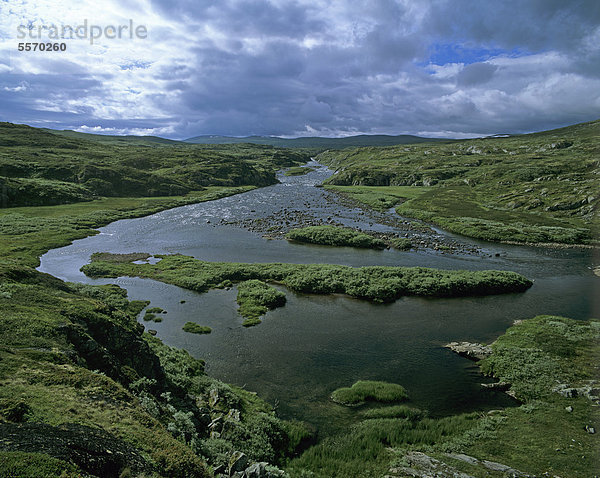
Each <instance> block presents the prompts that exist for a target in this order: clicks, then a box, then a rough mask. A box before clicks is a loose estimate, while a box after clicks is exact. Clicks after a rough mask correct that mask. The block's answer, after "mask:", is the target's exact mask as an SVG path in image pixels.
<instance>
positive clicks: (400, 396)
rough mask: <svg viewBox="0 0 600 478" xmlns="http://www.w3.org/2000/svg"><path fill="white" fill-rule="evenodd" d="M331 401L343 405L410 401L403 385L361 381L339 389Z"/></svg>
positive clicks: (332, 395)
mask: <svg viewBox="0 0 600 478" xmlns="http://www.w3.org/2000/svg"><path fill="white" fill-rule="evenodd" d="M331 399H332V400H333V401H334V402H336V403H339V404H341V405H359V404H361V403H364V402H367V401H369V402H382V403H388V402H401V401H404V400H406V399H408V394H407V393H406V390H405V389H404V387H403V386H402V385H398V384H396V383H387V382H377V381H373V380H359V381H358V382H356V383H355V384H354V385H352V386H351V387H342V388H338V389H337V390H335V391H334V392H333V393H332V394H331Z"/></svg>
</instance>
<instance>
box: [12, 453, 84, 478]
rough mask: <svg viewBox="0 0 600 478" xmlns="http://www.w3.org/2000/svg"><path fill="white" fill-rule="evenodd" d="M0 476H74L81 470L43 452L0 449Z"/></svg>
mask: <svg viewBox="0 0 600 478" xmlns="http://www.w3.org/2000/svg"><path fill="white" fill-rule="evenodd" d="M0 476H5V477H11V478H12V477H15V478H17V477H29V476H31V477H33V476H35V477H39V478H60V477H62V478H76V477H79V476H81V470H80V469H79V468H78V467H77V466H75V465H74V464H73V463H68V462H66V461H63V460H59V459H57V458H53V457H51V456H49V455H46V454H44V453H26V452H22V451H0Z"/></svg>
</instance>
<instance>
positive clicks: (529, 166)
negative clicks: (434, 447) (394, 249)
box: [316, 121, 600, 244]
mask: <svg viewBox="0 0 600 478" xmlns="http://www.w3.org/2000/svg"><path fill="white" fill-rule="evenodd" d="M599 144H600V121H594V122H591V123H583V124H579V125H575V126H571V127H568V128H562V129H558V130H553V131H547V132H543V133H536V134H530V135H522V136H513V137H508V138H487V139H475V140H465V141H458V142H451V143H435V144H434V143H430V144H418V145H405V146H391V147H381V148H375V147H367V148H357V149H345V150H336V151H334V150H330V151H326V152H323V153H321V154H320V155H319V156H318V157H317V158H316V159H317V160H318V161H320V162H321V163H323V164H326V165H328V166H330V167H332V168H335V169H336V170H337V171H336V174H334V175H333V176H332V177H331V178H330V179H329V180H328V181H327V183H328V184H329V185H331V186H333V188H332V189H334V190H336V191H338V192H341V193H343V194H348V195H350V196H352V197H354V198H355V199H357V200H359V201H362V202H364V203H365V204H368V205H369V206H371V207H375V208H378V209H388V208H390V207H394V206H395V207H396V211H397V212H398V214H400V215H402V216H406V217H412V218H416V219H421V220H423V221H426V222H430V223H433V224H437V225H439V226H441V227H443V228H444V229H446V230H448V231H450V232H455V233H458V234H463V235H466V236H471V237H475V238H478V239H485V240H490V241H516V242H535V243H553V242H556V243H566V244H590V243H596V242H597V230H598V229H597V227H598V220H597V214H596V210H597V205H598V201H599V199H600V195H598V192H597V191H598V179H597V177H598V173H599V164H598V153H599V146H598V145H599Z"/></svg>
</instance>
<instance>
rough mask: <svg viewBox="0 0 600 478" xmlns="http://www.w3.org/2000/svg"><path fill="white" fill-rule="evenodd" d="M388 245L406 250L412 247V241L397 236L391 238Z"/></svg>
mask: <svg viewBox="0 0 600 478" xmlns="http://www.w3.org/2000/svg"><path fill="white" fill-rule="evenodd" d="M390 245H391V246H392V247H393V248H394V249H398V250H401V251H406V250H408V249H410V248H411V247H412V242H411V241H410V239H406V238H404V237H398V238H393V239H391V240H390Z"/></svg>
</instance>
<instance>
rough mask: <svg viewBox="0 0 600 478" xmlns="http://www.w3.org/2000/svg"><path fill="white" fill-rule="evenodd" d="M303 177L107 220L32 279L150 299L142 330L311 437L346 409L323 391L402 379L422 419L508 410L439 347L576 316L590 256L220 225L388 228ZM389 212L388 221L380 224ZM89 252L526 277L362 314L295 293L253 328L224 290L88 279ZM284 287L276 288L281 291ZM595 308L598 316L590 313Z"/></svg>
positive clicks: (589, 303) (582, 305) (315, 175)
mask: <svg viewBox="0 0 600 478" xmlns="http://www.w3.org/2000/svg"><path fill="white" fill-rule="evenodd" d="M310 166H312V167H314V168H316V170H315V171H313V172H310V173H308V174H306V175H304V176H294V177H285V176H283V175H280V176H279V179H280V181H281V183H280V184H276V185H273V186H269V187H266V188H261V189H257V190H253V191H250V192H247V193H244V194H240V195H237V196H231V197H227V198H223V199H219V200H216V201H211V202H206V203H200V204H193V205H188V206H183V207H179V208H175V209H171V210H168V211H163V212H160V213H157V214H154V215H151V216H147V217H142V218H138V219H127V220H121V221H116V222H114V223H112V224H109V225H108V226H105V227H102V228H100V234H98V235H96V236H91V237H88V238H85V239H81V240H77V241H74V242H73V244H71V245H69V246H66V247H62V248H59V249H54V250H51V251H49V252H48V253H47V254H45V255H44V256H42V258H41V265H40V267H39V270H41V271H43V272H47V273H50V274H52V275H54V276H56V277H59V278H61V279H64V280H67V281H72V282H85V283H91V284H102V283H109V282H110V283H116V284H118V285H120V286H121V287H124V288H126V289H127V291H128V294H129V297H130V298H131V299H149V300H151V306H152V307H154V306H158V307H162V308H163V309H165V310H167V314H165V315H164V316H163V317H164V320H163V321H162V322H161V323H150V324H151V325H150V324H145V325H146V326H147V327H150V328H153V329H155V330H156V331H157V336H158V337H159V338H161V339H162V340H163V341H164V342H165V343H167V344H169V345H173V346H176V347H182V348H185V349H186V350H188V351H189V352H190V353H191V354H192V355H194V356H196V357H198V358H203V359H205V360H206V361H207V372H208V373H209V374H210V375H212V376H214V377H216V378H219V379H221V380H223V381H225V382H228V383H233V384H236V385H239V386H244V387H245V388H246V389H248V390H252V391H255V392H257V393H258V394H259V395H260V396H261V397H263V398H264V399H266V400H267V401H269V402H270V403H271V404H273V405H274V406H276V407H277V410H278V413H279V415H280V416H282V417H283V418H296V419H301V420H306V421H308V422H309V423H312V424H314V425H315V426H316V427H318V428H319V430H321V431H322V432H323V433H332V432H335V431H336V430H340V429H341V428H342V427H343V426H345V425H347V424H348V423H350V422H351V421H353V420H354V419H356V413H357V411H356V410H354V409H347V408H344V407H341V406H338V405H336V404H334V403H332V402H331V401H330V400H329V396H330V394H331V392H332V391H333V390H334V389H336V388H338V387H340V386H349V385H351V384H352V383H354V382H355V381H356V380H361V379H365V380H385V381H389V382H394V383H399V384H402V385H403V386H404V387H405V388H406V389H407V390H408V392H409V394H410V397H411V400H410V402H409V403H410V405H412V406H416V407H420V408H424V409H427V410H429V411H430V413H431V414H432V415H434V416H438V415H445V414H450V413H457V412H462V411H472V410H488V409H492V408H498V407H501V406H510V405H511V404H512V401H511V399H510V398H509V397H508V396H506V395H505V394H503V393H501V392H492V391H488V390H485V389H483V388H482V387H481V386H480V383H481V382H482V381H486V380H485V379H484V378H483V377H482V376H481V375H480V374H479V372H478V369H477V366H476V365H475V364H474V363H472V362H470V361H468V360H466V359H463V358H461V357H458V356H456V355H454V354H453V353H451V352H450V351H448V350H447V349H444V348H443V347H442V346H443V344H444V343H446V342H449V341H455V340H457V341H462V340H466V341H477V342H485V343H490V342H492V341H493V340H494V339H495V338H496V337H498V336H499V335H500V334H502V333H503V332H504V331H505V330H506V328H507V327H509V326H510V325H511V324H512V322H513V321H514V320H516V319H523V318H529V317H533V316H535V315H539V314H553V315H563V316H567V317H572V318H575V319H587V318H589V317H590V316H591V315H592V311H593V310H594V307H595V306H597V304H594V299H593V297H594V295H593V290H594V287H597V281H598V278H597V277H595V276H594V275H593V273H592V271H591V262H592V251H590V250H586V249H549V248H535V247H525V246H512V245H502V244H492V243H485V242H480V241H475V240H471V239H467V238H463V237H458V236H452V235H450V234H445V233H443V232H442V231H437V233H438V234H439V235H440V237H441V238H444V237H446V238H451V239H452V240H458V241H460V242H462V243H463V244H466V245H468V246H469V247H472V248H476V249H477V250H478V251H479V252H477V253H471V254H447V253H441V252H439V251H434V250H431V249H420V250H418V251H410V252H406V251H395V250H385V251H375V250H360V249H353V248H333V247H324V246H308V245H300V244H291V243H288V242H287V241H284V240H268V239H265V238H263V237H262V236H261V235H260V234H257V233H255V232H250V231H248V230H246V229H244V228H241V227H236V226H233V225H226V224H223V223H224V222H229V221H236V220H242V219H248V218H261V217H267V216H269V215H277V214H280V213H281V211H282V210H284V209H285V210H288V211H289V210H296V211H301V212H303V213H304V212H306V213H308V214H310V215H311V216H313V217H315V218H317V219H323V220H325V219H326V218H330V217H331V218H335V221H336V222H338V223H342V224H347V225H351V226H354V227H361V228H363V229H371V230H377V231H382V232H385V231H393V230H394V227H393V226H390V225H386V224H382V222H385V221H378V217H379V218H382V217H384V216H385V214H375V213H373V214H371V215H369V214H367V215H365V214H364V212H363V211H361V210H360V209H358V208H354V207H352V206H348V205H347V204H346V205H344V204H345V203H344V202H339V201H337V200H336V199H335V195H334V194H333V193H330V192H328V191H326V190H325V189H323V188H317V187H315V185H317V184H320V183H321V182H322V181H323V180H324V179H326V178H327V177H328V176H329V175H330V174H331V171H329V170H328V169H327V168H325V167H322V166H320V165H318V164H316V163H313V164H310ZM392 215H393V212H390V213H388V216H390V217H392ZM97 251H107V252H119V253H126V252H148V253H152V254H165V253H169V254H171V253H182V254H186V255H191V256H194V257H196V258H198V259H202V260H208V261H232V262H291V263H331V264H345V265H352V266H363V265H393V266H424V267H436V268H443V269H468V270H481V269H502V270H513V271H515V272H519V273H521V274H523V275H525V276H527V277H529V278H530V279H533V280H534V285H533V287H531V289H529V290H528V291H527V292H525V293H520V294H507V295H499V296H490V297H469V298H453V299H425V298H413V297H410V298H402V299H400V300H398V301H396V302H394V303H392V304H386V305H374V304H370V303H368V302H365V301H359V300H355V299H351V298H348V297H345V296H316V295H301V294H295V293H293V292H291V291H289V290H285V292H286V294H287V299H288V301H287V304H286V305H285V307H282V308H280V309H276V310H274V311H270V312H269V313H267V315H266V317H265V319H264V320H263V322H262V324H260V325H259V326H257V327H252V328H248V329H246V328H244V327H242V326H241V323H242V318H241V317H240V316H239V315H238V314H237V304H236V303H235V297H236V291H235V289H232V290H214V291H209V292H207V293H204V294H198V293H195V292H192V291H188V290H184V289H180V288H178V287H175V286H172V285H168V284H162V283H159V282H155V281H151V280H147V279H137V278H118V279H101V280H93V279H90V278H87V277H85V276H84V275H83V274H82V273H81V272H80V271H79V268H80V267H81V266H82V265H83V264H86V263H87V262H89V259H90V255H91V254H92V253H93V252H97ZM282 290H284V289H282ZM595 310H597V309H595ZM187 321H195V322H198V323H199V324H201V325H208V326H210V327H212V329H213V332H212V333H211V334H210V335H204V336H199V335H194V334H189V333H186V332H183V331H182V330H181V328H182V326H183V324H184V323H185V322H187Z"/></svg>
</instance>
